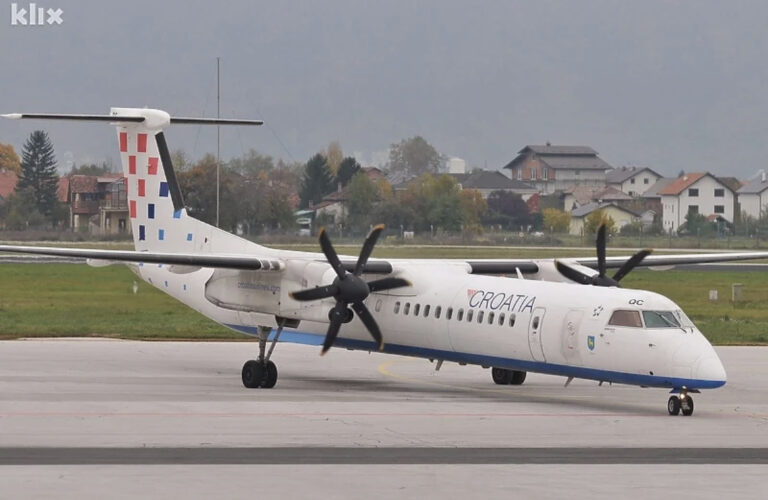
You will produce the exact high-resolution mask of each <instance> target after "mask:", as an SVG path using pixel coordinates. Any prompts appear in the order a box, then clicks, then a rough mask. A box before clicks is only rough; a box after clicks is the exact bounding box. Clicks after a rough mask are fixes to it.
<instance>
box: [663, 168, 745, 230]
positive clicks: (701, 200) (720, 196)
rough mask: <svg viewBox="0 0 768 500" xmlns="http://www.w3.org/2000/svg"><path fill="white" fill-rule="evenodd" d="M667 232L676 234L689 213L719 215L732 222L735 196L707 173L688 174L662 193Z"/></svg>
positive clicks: (724, 185) (673, 182)
mask: <svg viewBox="0 0 768 500" xmlns="http://www.w3.org/2000/svg"><path fill="white" fill-rule="evenodd" d="M659 194H660V195H661V205H662V212H663V217H662V224H663V228H664V231H670V230H672V231H677V230H678V229H679V228H680V226H682V225H683V224H685V216H686V215H688V213H689V212H693V213H699V214H701V215H704V216H705V217H710V216H720V217H722V218H724V219H725V220H727V221H728V222H733V215H734V206H735V201H736V196H735V193H734V190H733V189H731V188H730V187H729V186H728V185H727V184H726V183H724V182H722V181H721V180H720V179H718V178H717V177H715V176H713V175H712V174H710V173H708V172H704V173H693V174H685V175H683V176H682V177H678V178H677V179H675V180H674V181H672V182H671V183H669V184H668V185H667V186H666V187H664V188H663V189H662V190H661V191H659Z"/></svg>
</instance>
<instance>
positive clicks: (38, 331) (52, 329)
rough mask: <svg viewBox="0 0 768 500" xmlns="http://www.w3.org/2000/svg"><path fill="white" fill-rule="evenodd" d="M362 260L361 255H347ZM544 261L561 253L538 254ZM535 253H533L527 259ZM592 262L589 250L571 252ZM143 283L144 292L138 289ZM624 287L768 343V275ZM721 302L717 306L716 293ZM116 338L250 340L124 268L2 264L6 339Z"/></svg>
mask: <svg viewBox="0 0 768 500" xmlns="http://www.w3.org/2000/svg"><path fill="white" fill-rule="evenodd" d="M340 250H342V251H344V252H347V253H350V254H354V253H356V251H355V249H354V248H351V247H350V248H343V249H340ZM531 252H536V253H535V255H536V256H537V257H542V256H544V255H555V254H558V255H562V254H563V253H561V252H550V251H543V250H538V251H535V250H531ZM526 253H527V252H526ZM427 254H428V255H429V256H430V257H444V258H482V257H486V258H503V257H530V256H533V255H521V253H520V252H519V251H514V255H509V254H510V250H509V249H503V248H499V249H487V248H480V249H476V251H474V250H473V251H470V252H468V251H467V250H466V249H451V248H402V249H398V248H397V247H385V248H381V249H379V250H378V251H377V255H378V256H381V257H423V256H424V255H427ZM568 254H570V255H584V252H583V251H580V252H579V251H576V252H568ZM134 281H136V282H138V284H139V289H138V293H136V294H134V293H133V290H132V288H133V283H134ZM733 283H742V284H743V285H744V297H743V298H744V300H743V302H741V303H739V304H732V303H731V302H730V300H729V299H730V296H731V285H732V284H733ZM622 284H624V286H626V287H632V288H644V289H649V290H653V291H656V292H659V293H662V294H664V295H666V296H668V297H670V298H671V299H672V300H674V301H675V302H677V303H678V304H680V305H681V306H682V307H683V309H684V310H685V311H686V312H687V313H688V315H689V316H690V317H691V318H692V319H693V320H694V321H695V322H696V324H697V325H698V326H699V328H700V329H701V330H702V331H703V332H704V333H705V334H706V335H707V337H709V338H710V340H712V341H713V342H714V343H717V344H768V274H766V273H761V272H751V273H750V272H692V271H663V272H657V271H650V270H639V271H635V272H633V273H632V274H630V275H629V276H628V277H627V278H626V279H625V280H624V281H623V282H622ZM710 289H717V290H718V291H719V294H720V301H719V302H717V303H711V302H710V301H709V300H708V291H709V290H710ZM83 335H93V336H110V337H120V338H132V339H160V338H164V339H201V338H205V339H243V338H244V337H243V336H242V335H240V334H237V333H234V332H230V331H229V330H227V329H225V328H223V327H220V326H218V325H216V324H215V323H213V322H212V321H210V320H208V319H206V318H205V317H203V316H201V315H200V314H198V313H196V312H194V311H192V310H191V309H188V308H187V307H186V306H183V305H182V304H180V303H178V302H176V301H175V300H174V299H172V298H170V297H169V296H167V295H165V294H164V293H162V292H160V291H158V290H156V289H154V288H152V287H150V286H149V285H147V284H145V283H143V282H141V281H140V280H138V279H136V277H135V276H134V274H133V273H131V271H130V270H129V269H128V268H127V267H123V266H111V267H105V268H97V269H95V268H91V267H88V266H84V265H75V264H0V338H17V337H28V336H30V337H31V336H83Z"/></svg>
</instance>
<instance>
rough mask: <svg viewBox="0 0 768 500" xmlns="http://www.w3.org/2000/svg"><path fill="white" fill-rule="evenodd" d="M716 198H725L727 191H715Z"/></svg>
mask: <svg viewBox="0 0 768 500" xmlns="http://www.w3.org/2000/svg"><path fill="white" fill-rule="evenodd" d="M715 198H725V189H722V188H721V189H715Z"/></svg>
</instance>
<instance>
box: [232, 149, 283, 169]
mask: <svg viewBox="0 0 768 500" xmlns="http://www.w3.org/2000/svg"><path fill="white" fill-rule="evenodd" d="M229 168H231V169H232V171H233V172H237V173H238V174H241V175H256V174H258V173H259V172H262V171H267V172H268V171H270V170H272V169H273V168H275V162H274V161H273V160H272V157H271V156H269V155H263V154H261V153H259V152H258V151H256V150H255V149H253V148H251V149H249V150H248V152H247V153H246V154H244V155H243V156H241V157H239V158H232V159H231V160H229Z"/></svg>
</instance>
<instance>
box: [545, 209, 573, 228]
mask: <svg viewBox="0 0 768 500" xmlns="http://www.w3.org/2000/svg"><path fill="white" fill-rule="evenodd" d="M542 215H543V217H544V229H546V230H549V231H552V232H553V233H565V232H566V231H568V228H569V227H570V226H571V215H570V214H568V213H566V212H563V211H562V210H558V209H556V208H545V209H544V210H542Z"/></svg>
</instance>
